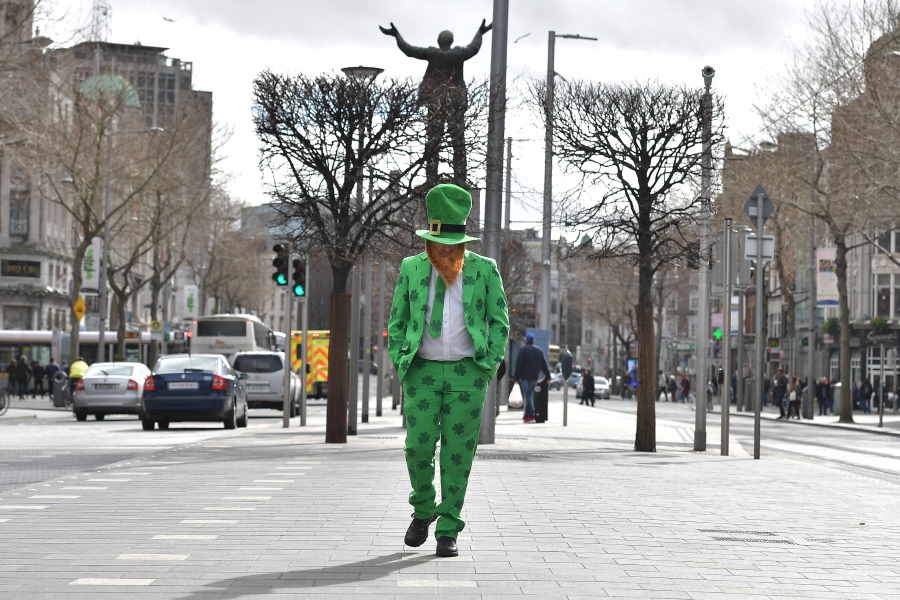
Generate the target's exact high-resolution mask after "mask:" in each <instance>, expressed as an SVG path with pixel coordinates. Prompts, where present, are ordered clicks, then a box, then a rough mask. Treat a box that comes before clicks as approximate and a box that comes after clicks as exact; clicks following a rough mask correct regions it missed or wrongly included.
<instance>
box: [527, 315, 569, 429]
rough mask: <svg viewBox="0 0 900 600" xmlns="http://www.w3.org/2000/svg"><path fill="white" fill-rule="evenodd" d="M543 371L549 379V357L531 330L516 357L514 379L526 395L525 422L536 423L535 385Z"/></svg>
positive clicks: (566, 383) (566, 382)
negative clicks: (536, 345) (536, 342)
mask: <svg viewBox="0 0 900 600" xmlns="http://www.w3.org/2000/svg"><path fill="white" fill-rule="evenodd" d="M541 373H543V374H544V377H546V378H547V380H548V381H549V380H550V367H548V366H547V359H546V358H544V353H543V352H541V349H540V348H536V347H535V346H534V335H532V334H531V332H529V333H526V334H525V346H524V347H523V348H522V349H521V350H519V355H518V357H517V358H516V370H515V372H514V373H513V379H515V380H516V381H518V382H519V387H521V388H522V395H523V396H524V397H525V415H524V416H523V417H522V422H524V423H534V416H535V411H534V386H535V385H537V381H538V379H540V376H541ZM568 384H569V382H568V381H564V382H563V385H568Z"/></svg>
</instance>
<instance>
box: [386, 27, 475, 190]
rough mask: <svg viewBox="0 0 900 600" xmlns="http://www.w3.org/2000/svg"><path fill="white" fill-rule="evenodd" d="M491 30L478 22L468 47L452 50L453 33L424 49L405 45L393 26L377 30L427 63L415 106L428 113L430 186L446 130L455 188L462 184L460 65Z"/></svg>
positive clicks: (462, 80) (464, 100)
mask: <svg viewBox="0 0 900 600" xmlns="http://www.w3.org/2000/svg"><path fill="white" fill-rule="evenodd" d="M491 27H492V25H490V24H488V23H487V21H486V20H485V19H482V20H481V25H479V26H478V30H477V31H476V32H475V37H473V38H472V41H471V42H469V45H468V46H456V47H454V46H453V33H452V32H450V31H446V30H444V31H442V32H440V33H439V34H438V38H437V42H438V45H437V47H434V46H429V47H427V48H423V47H420V46H413V45H412V44H410V43H408V42H407V41H406V40H405V39H403V36H402V35H400V32H399V31H397V26H396V25H394V24H393V23H391V24H390V27H381V26H379V27H378V28H379V29H380V30H381V33H383V34H384V35H387V36H391V37H393V38H394V39H395V40H397V47H398V48H400V51H401V52H403V53H404V54H405V55H407V56H409V57H411V58H415V59H418V60H424V61H427V62H428V67H427V68H426V69H425V75H424V76H423V77H422V82H421V83H420V84H419V97H418V102H419V105H420V106H424V107H426V108H427V109H428V131H427V138H428V139H427V142H426V154H427V163H428V164H427V167H426V178H427V179H428V181H429V182H431V183H437V176H438V154H439V152H438V148H439V145H440V138H441V136H442V135H443V131H444V127H445V126H446V127H447V129H448V130H449V133H450V137H451V138H452V145H453V163H454V164H453V172H454V180H455V181H456V182H457V183H458V184H459V185H465V184H466V175H465V173H466V159H465V154H464V152H465V149H464V139H463V128H464V123H463V121H464V117H465V112H466V107H467V106H468V97H467V93H466V81H465V78H464V77H463V63H465V62H466V61H467V60H469V59H470V58H472V57H473V56H475V55H476V54H478V51H479V50H480V49H481V39H482V37H483V36H484V34H485V33H487V32H488V31H490V30H491Z"/></svg>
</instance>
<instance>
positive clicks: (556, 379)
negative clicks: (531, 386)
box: [550, 372, 563, 391]
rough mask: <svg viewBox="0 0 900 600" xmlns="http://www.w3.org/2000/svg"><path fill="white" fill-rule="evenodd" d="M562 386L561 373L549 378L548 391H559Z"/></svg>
mask: <svg viewBox="0 0 900 600" xmlns="http://www.w3.org/2000/svg"><path fill="white" fill-rule="evenodd" d="M562 386H563V376H562V373H559V372H556V373H553V374H552V375H551V376H550V389H551V390H553V391H556V390H561V389H562Z"/></svg>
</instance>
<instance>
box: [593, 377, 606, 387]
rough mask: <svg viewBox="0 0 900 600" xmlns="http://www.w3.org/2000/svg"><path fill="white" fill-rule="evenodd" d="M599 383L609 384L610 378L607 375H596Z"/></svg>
mask: <svg viewBox="0 0 900 600" xmlns="http://www.w3.org/2000/svg"><path fill="white" fill-rule="evenodd" d="M595 379H596V380H597V385H609V379H607V378H606V377H595Z"/></svg>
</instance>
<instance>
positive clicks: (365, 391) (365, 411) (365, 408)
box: [362, 257, 373, 423]
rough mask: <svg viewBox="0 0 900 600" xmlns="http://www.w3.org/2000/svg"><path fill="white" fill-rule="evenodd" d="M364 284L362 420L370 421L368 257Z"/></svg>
mask: <svg viewBox="0 0 900 600" xmlns="http://www.w3.org/2000/svg"><path fill="white" fill-rule="evenodd" d="M363 285H364V286H365V288H366V303H365V305H364V306H363V317H362V344H363V350H362V351H363V360H362V363H363V386H362V422H363V423H368V422H369V386H370V382H369V377H370V374H371V373H372V300H373V298H372V261H370V260H369V259H368V257H367V258H366V261H365V262H364V263H363Z"/></svg>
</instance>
